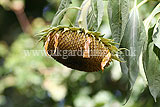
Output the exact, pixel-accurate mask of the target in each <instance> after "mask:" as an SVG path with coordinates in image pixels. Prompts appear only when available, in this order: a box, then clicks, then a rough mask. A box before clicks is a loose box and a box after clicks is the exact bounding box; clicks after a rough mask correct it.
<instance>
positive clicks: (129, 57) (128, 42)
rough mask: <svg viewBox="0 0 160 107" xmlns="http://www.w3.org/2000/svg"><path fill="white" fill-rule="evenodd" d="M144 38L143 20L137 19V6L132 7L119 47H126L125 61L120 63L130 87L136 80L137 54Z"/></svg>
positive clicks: (138, 54)
mask: <svg viewBox="0 0 160 107" xmlns="http://www.w3.org/2000/svg"><path fill="white" fill-rule="evenodd" d="M145 40H146V32H145V28H144V25H143V22H142V21H141V20H140V19H139V13H138V9H137V8H133V9H132V11H131V13H130V17H129V21H128V23H127V26H126V29H125V32H124V36H123V38H122V41H121V44H120V47H122V48H127V49H128V50H129V51H125V52H124V56H122V57H123V59H124V60H125V61H126V63H121V69H122V72H123V73H124V74H126V75H128V79H129V82H130V86H131V89H132V87H133V85H134V83H135V81H136V78H137V76H138V72H139V56H140V53H141V50H142V46H143V45H144V41H145Z"/></svg>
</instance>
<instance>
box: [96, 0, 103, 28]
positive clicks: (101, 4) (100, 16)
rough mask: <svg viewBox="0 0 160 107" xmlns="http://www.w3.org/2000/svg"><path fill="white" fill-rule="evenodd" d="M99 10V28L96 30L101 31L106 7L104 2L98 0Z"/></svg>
mask: <svg viewBox="0 0 160 107" xmlns="http://www.w3.org/2000/svg"><path fill="white" fill-rule="evenodd" d="M97 10H98V19H97V21H98V27H97V29H96V30H98V29H99V27H100V25H101V23H102V18H103V15H104V5H103V0H97Z"/></svg>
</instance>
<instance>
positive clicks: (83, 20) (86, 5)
mask: <svg viewBox="0 0 160 107" xmlns="http://www.w3.org/2000/svg"><path fill="white" fill-rule="evenodd" d="M90 7H91V0H84V1H83V3H82V5H81V12H80V13H78V14H79V15H80V16H78V24H79V27H81V28H84V29H85V30H87V29H88V26H87V16H88V11H89V9H90Z"/></svg>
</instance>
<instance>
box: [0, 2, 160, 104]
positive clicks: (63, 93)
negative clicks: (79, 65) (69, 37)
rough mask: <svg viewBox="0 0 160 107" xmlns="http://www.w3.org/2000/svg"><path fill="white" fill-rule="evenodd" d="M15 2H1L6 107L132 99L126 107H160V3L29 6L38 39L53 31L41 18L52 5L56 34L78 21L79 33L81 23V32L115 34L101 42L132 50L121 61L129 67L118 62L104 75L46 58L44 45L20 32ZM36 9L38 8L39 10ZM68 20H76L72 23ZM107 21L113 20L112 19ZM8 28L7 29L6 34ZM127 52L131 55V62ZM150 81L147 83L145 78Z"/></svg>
mask: <svg viewBox="0 0 160 107" xmlns="http://www.w3.org/2000/svg"><path fill="white" fill-rule="evenodd" d="M12 1H14V0H7V1H5V0H0V5H2V7H5V8H4V9H3V8H0V12H2V13H0V14H1V18H0V21H1V22H0V23H2V26H0V30H1V31H0V35H1V36H0V39H1V40H0V106H16V107H21V106H22V104H23V105H24V106H26V107H28V106H73V107H74V106H86V105H87V106H91V107H93V106H95V107H101V106H122V105H123V104H124V100H125V98H126V97H130V99H129V101H128V103H127V104H126V105H125V106H126V107H128V106H130V107H133V106H135V107H140V106H144V105H146V106H148V107H150V106H157V105H160V101H159V100H160V99H159V96H160V79H159V78H160V44H159V43H160V36H159V35H160V33H159V31H160V21H159V17H160V8H159V7H160V3H159V2H158V1H156V0H155V1H151V0H148V1H147V0H145V1H143V2H141V0H137V2H138V3H139V2H140V5H139V4H136V5H134V7H133V1H136V0H91V1H87V0H84V1H82V0H61V2H60V0H59V1H53V0H48V2H47V1H45V3H46V4H47V5H46V4H43V5H44V7H41V6H42V4H40V3H41V2H38V3H37V2H36V3H35V4H37V5H36V6H35V4H32V3H30V2H35V1H33V0H30V2H29V0H25V3H26V4H27V2H29V4H27V5H26V6H25V7H26V9H25V10H24V12H27V16H29V17H30V18H29V19H31V20H30V22H31V25H30V26H31V28H32V30H33V33H37V32H39V31H40V30H41V29H44V27H46V26H48V25H49V24H48V22H47V21H45V18H48V17H49V16H45V17H43V16H38V18H37V17H35V15H38V13H40V14H43V13H42V10H43V9H44V8H45V6H48V5H51V7H54V9H53V12H52V13H56V14H55V16H54V18H53V22H52V25H51V26H50V28H51V27H53V26H55V27H56V26H57V25H60V24H62V25H65V24H66V23H67V24H68V23H69V24H72V23H73V24H74V22H75V20H74V19H76V22H75V23H76V24H77V25H76V26H77V27H78V21H79V22H81V23H80V27H84V28H85V29H87V30H91V31H96V32H97V31H100V32H104V33H108V31H109V28H110V30H111V35H107V37H109V39H102V38H101V37H100V38H101V40H102V41H103V42H106V43H108V41H106V40H109V42H111V43H113V40H114V42H116V43H118V44H119V45H116V46H117V47H119V46H120V48H127V50H124V51H123V52H124V54H122V56H121V57H122V58H123V59H124V62H123V63H120V64H119V63H118V62H116V61H113V63H112V64H111V66H109V67H108V68H106V69H105V71H104V72H103V73H101V72H96V73H85V72H79V71H75V70H71V69H69V68H66V67H64V66H62V65H61V64H59V63H57V62H56V61H54V60H53V59H51V58H49V57H48V56H46V54H45V51H44V50H43V49H44V48H43V47H42V46H43V43H41V42H40V43H39V44H38V45H37V44H36V43H37V39H35V38H34V37H33V36H32V35H31V34H28V33H24V32H22V31H20V30H19V29H21V28H20V27H19V23H18V22H17V20H15V19H16V17H15V15H13V13H12V12H11V11H12V8H11V7H12V6H10V5H12ZM86 1H87V2H86ZM59 2H60V6H59V7H58V4H59ZM107 3H108V5H105V4H107ZM144 3H146V4H144ZM14 5H15V4H14ZM16 5H17V4H16ZM24 5H25V4H24ZM30 6H31V7H30ZM39 6H40V7H41V9H39V8H40V7H39ZM17 7H18V5H17ZM33 7H35V8H36V7H38V8H36V9H35V10H34V8H33ZM47 8H48V7H47ZM5 9H6V10H5ZM56 9H58V10H56ZM73 9H76V10H78V13H76V12H73ZM8 10H10V11H9V12H8ZM44 11H50V12H51V10H45V9H44ZM146 11H147V12H146ZM144 12H146V13H144ZM10 13H11V14H12V15H10ZM8 15H9V16H8ZM44 15H45V14H44ZM67 16H69V17H74V18H73V19H72V20H69V19H68V18H67ZM104 16H105V17H104ZM106 16H108V17H109V18H108V19H106ZM142 19H143V20H142ZM69 24H68V25H69ZM4 25H5V26H7V27H5V28H4ZM101 25H102V26H101ZM3 30H4V31H3ZM5 30H6V31H5ZM106 31H107V32H106ZM96 32H95V34H97V35H98V36H100V35H99V33H96ZM108 34H109V33H108ZM104 37H106V36H104ZM113 44H114V43H113ZM113 48H114V47H113ZM114 49H117V48H114ZM113 51H114V50H113ZM126 52H127V54H128V52H130V54H131V56H128V55H126ZM132 53H133V54H132ZM141 53H142V54H141ZM120 54H121V53H120ZM141 55H142V57H143V58H142V59H141ZM141 62H142V63H143V64H141ZM142 66H143V67H142ZM143 70H144V72H145V74H144V73H143ZM120 71H122V73H121V72H120ZM145 76H146V78H147V81H145V78H142V77H145ZM146 82H147V83H146ZM128 84H129V85H128ZM146 85H147V86H146ZM132 90H133V92H132ZM150 93H151V95H152V96H153V98H154V99H155V101H157V103H155V102H154V101H153V98H152V96H151V95H150ZM127 94H128V95H127ZM130 94H131V96H130Z"/></svg>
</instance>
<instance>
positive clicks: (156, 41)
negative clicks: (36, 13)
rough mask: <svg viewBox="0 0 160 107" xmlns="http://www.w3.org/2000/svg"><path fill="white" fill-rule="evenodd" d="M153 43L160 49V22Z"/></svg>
mask: <svg viewBox="0 0 160 107" xmlns="http://www.w3.org/2000/svg"><path fill="white" fill-rule="evenodd" d="M152 39H153V43H154V44H155V45H156V46H157V47H158V48H159V49H160V20H159V21H158V22H157V24H156V26H155V28H154V33H153V36H152Z"/></svg>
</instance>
